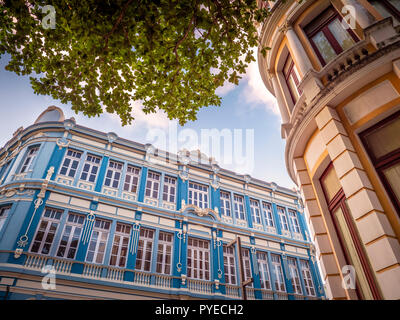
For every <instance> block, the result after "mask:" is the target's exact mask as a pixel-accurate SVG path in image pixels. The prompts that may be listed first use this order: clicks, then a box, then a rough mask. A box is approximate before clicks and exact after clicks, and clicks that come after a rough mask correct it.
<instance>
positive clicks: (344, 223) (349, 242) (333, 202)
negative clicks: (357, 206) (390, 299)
mask: <svg viewBox="0 0 400 320" xmlns="http://www.w3.org/2000/svg"><path fill="white" fill-rule="evenodd" d="M320 182H321V186H322V189H323V191H324V195H325V199H326V201H327V203H328V208H329V212H330V214H331V217H332V220H333V223H334V226H335V231H336V234H337V236H338V239H339V242H340V246H341V248H342V251H343V254H344V257H345V260H346V265H348V266H352V267H354V269H355V277H356V278H355V279H353V280H352V281H353V283H355V285H356V287H355V293H356V294H357V296H358V298H359V299H380V295H379V292H378V289H377V287H376V284H375V279H374V277H373V274H372V271H371V267H370V266H369V264H368V261H367V257H366V254H365V252H364V248H363V246H362V243H361V241H360V238H359V235H358V232H357V229H356V227H355V224H354V221H353V217H352V216H351V213H350V210H349V207H348V205H347V199H346V196H345V194H344V192H343V189H342V186H341V184H340V181H339V178H338V177H337V174H336V171H335V169H334V167H333V164H330V165H329V166H328V168H327V169H326V171H325V172H324V173H323V174H322V176H321V178H320ZM349 289H354V288H351V287H349Z"/></svg>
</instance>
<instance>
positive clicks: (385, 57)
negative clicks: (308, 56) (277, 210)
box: [285, 40, 400, 183]
mask: <svg viewBox="0 0 400 320" xmlns="http://www.w3.org/2000/svg"><path fill="white" fill-rule="evenodd" d="M389 53H391V54H389ZM399 56H400V40H399V41H396V42H395V43H392V44H391V45H389V46H387V47H384V48H382V49H380V50H378V51H375V52H374V53H372V54H370V55H369V56H368V57H367V58H366V59H364V60H362V61H360V63H359V64H354V65H353V66H352V67H351V68H350V69H348V70H346V71H345V72H343V73H341V74H340V75H339V76H338V77H337V78H335V79H334V80H333V81H331V82H330V83H329V84H328V85H327V86H325V88H324V89H323V90H321V92H320V93H319V94H318V95H317V96H316V97H315V98H314V99H313V101H312V102H311V103H310V104H309V105H308V106H307V107H306V109H305V112H304V114H303V117H302V118H301V120H300V121H299V122H298V126H296V127H293V129H292V131H291V132H290V135H289V137H288V138H287V140H286V149H285V161H286V168H287V170H288V172H289V175H290V177H291V178H292V180H293V181H294V182H295V183H296V178H295V173H294V169H293V166H292V161H291V160H293V158H294V157H296V156H298V155H297V153H298V152H296V151H297V150H298V148H299V140H300V138H302V137H303V135H304V134H305V131H306V129H307V128H308V127H309V125H311V123H313V121H314V118H315V117H316V115H317V114H318V113H319V112H320V111H321V110H322V108H324V107H325V106H331V107H333V108H334V107H335V105H337V104H338V103H339V100H341V101H343V100H344V99H345V98H346V97H344V96H342V95H341V93H342V92H343V91H344V90H345V89H346V88H348V87H349V86H352V85H354V84H358V85H359V84H360V83H363V81H366V79H368V82H371V81H373V79H372V78H371V75H373V77H374V78H378V77H380V76H381V74H380V73H377V72H374V70H376V69H377V68H382V66H384V65H388V68H389V67H390V68H392V61H393V59H395V58H398V57H399ZM382 70H386V69H384V68H383V69H382ZM321 72H324V70H321ZM366 75H368V77H366ZM332 101H334V103H333V104H332ZM314 126H315V129H316V125H314Z"/></svg>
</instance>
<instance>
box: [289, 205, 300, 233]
mask: <svg viewBox="0 0 400 320" xmlns="http://www.w3.org/2000/svg"><path fill="white" fill-rule="evenodd" d="M288 215H289V221H290V224H291V225H292V228H293V232H294V233H297V234H301V228H300V224H299V218H298V217H297V212H296V211H295V210H293V209H288Z"/></svg>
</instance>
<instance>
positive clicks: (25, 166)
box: [19, 145, 40, 173]
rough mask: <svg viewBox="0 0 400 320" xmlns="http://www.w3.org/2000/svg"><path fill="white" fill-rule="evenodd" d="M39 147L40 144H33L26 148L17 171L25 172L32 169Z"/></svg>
mask: <svg viewBox="0 0 400 320" xmlns="http://www.w3.org/2000/svg"><path fill="white" fill-rule="evenodd" d="M39 148H40V145H34V146H30V147H29V148H28V150H27V151H26V155H25V157H24V161H23V162H22V166H21V170H20V171H19V173H25V172H28V171H29V170H31V169H32V165H33V162H34V161H35V159H36V157H37V155H38V152H39Z"/></svg>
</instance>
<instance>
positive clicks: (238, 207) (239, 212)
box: [233, 194, 246, 220]
mask: <svg viewBox="0 0 400 320" xmlns="http://www.w3.org/2000/svg"><path fill="white" fill-rule="evenodd" d="M239 199H241V201H239ZM233 207H234V211H235V218H236V219H239V220H246V218H245V208H244V197H243V196H240V195H238V194H234V195H233Z"/></svg>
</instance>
